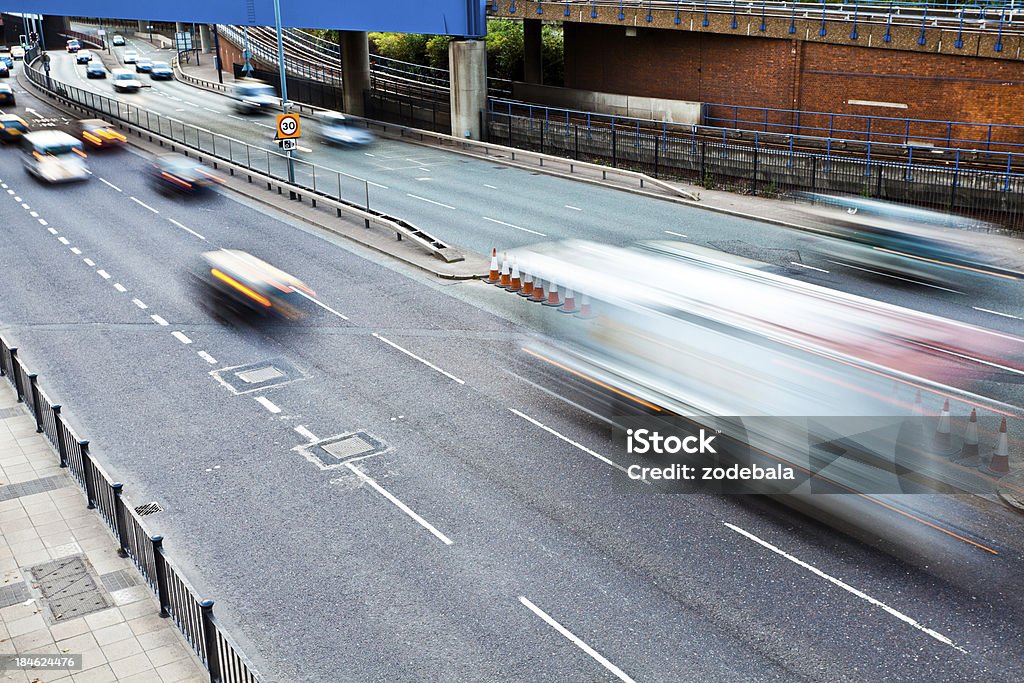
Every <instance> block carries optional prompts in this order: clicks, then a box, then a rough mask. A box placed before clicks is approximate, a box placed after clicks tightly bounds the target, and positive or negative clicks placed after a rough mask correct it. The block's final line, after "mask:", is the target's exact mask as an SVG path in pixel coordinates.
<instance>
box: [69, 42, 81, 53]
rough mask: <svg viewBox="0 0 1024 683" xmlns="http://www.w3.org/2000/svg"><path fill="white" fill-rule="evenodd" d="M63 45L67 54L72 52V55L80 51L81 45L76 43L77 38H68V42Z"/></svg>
mask: <svg viewBox="0 0 1024 683" xmlns="http://www.w3.org/2000/svg"><path fill="white" fill-rule="evenodd" d="M65 45H66V47H67V50H68V52H72V53H74V52H78V51H79V50H81V49H82V44H81V43H80V42H78V39H77V38H69V39H68V42H67V43H65Z"/></svg>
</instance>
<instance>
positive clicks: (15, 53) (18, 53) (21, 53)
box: [11, 45, 25, 59]
mask: <svg viewBox="0 0 1024 683" xmlns="http://www.w3.org/2000/svg"><path fill="white" fill-rule="evenodd" d="M11 57H12V58H14V59H25V48H23V47H22V46H21V45H15V46H14V47H12V48H11Z"/></svg>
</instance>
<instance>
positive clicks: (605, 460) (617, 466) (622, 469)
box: [509, 408, 628, 473]
mask: <svg viewBox="0 0 1024 683" xmlns="http://www.w3.org/2000/svg"><path fill="white" fill-rule="evenodd" d="M509 410H511V411H512V412H513V413H515V414H516V415H518V416H519V417H521V418H523V419H524V420H526V421H527V422H530V423H532V424H534V425H536V426H538V427H540V428H541V429H543V430H544V431H545V432H547V433H549V434H552V435H553V436H557V437H558V438H559V439H561V440H562V441H564V442H566V443H567V444H570V445H572V446H575V447H576V448H578V449H580V450H581V451H583V452H584V453H586V454H588V455H592V456H594V457H595V458H597V459H598V460H600V461H601V462H603V463H604V464H606V465H611V466H612V467H614V468H615V469H617V470H619V471H620V472H627V473H628V471H627V470H626V468H625V467H623V466H622V465H620V464H618V463H616V462H612V461H611V460H609V459H608V458H606V457H604V456H603V455H601V454H600V453H597V452H595V451H592V450H590V449H589V448H587V447H586V446H584V445H583V444H580V443H576V442H575V441H573V440H572V439H570V438H569V437H567V436H565V435H563V434H559V433H558V432H556V431H555V430H554V429H552V428H551V427H548V426H547V425H546V424H542V423H540V422H538V421H537V420H534V419H533V418H532V417H530V416H529V415H527V414H526V413H521V412H519V411H518V410H516V409H515V408H509Z"/></svg>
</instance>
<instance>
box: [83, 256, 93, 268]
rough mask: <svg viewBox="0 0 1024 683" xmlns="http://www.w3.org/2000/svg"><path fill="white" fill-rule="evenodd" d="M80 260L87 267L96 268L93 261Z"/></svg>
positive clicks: (87, 259)
mask: <svg viewBox="0 0 1024 683" xmlns="http://www.w3.org/2000/svg"><path fill="white" fill-rule="evenodd" d="M82 260H83V261H85V265H87V266H89V267H90V268H95V267H96V262H95V261H93V260H92V259H91V258H84V259H82Z"/></svg>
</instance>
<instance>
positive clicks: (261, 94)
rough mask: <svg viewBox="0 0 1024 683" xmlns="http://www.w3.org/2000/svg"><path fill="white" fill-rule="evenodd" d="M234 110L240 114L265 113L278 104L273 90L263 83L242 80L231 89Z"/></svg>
mask: <svg viewBox="0 0 1024 683" xmlns="http://www.w3.org/2000/svg"><path fill="white" fill-rule="evenodd" d="M231 97H232V99H234V100H235V108H236V109H237V110H238V111H239V112H242V113H254V112H259V111H266V110H268V109H270V108H271V107H273V106H275V105H277V104H279V103H280V101H281V100H280V98H278V97H277V94H276V93H275V92H274V89H273V88H272V87H271V86H270V85H269V84H267V83H264V82H263V81H257V80H253V79H243V80H241V81H239V82H237V83H235V85H234V87H233V88H232V89H231Z"/></svg>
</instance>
